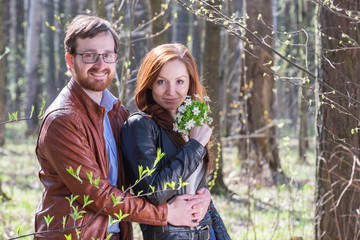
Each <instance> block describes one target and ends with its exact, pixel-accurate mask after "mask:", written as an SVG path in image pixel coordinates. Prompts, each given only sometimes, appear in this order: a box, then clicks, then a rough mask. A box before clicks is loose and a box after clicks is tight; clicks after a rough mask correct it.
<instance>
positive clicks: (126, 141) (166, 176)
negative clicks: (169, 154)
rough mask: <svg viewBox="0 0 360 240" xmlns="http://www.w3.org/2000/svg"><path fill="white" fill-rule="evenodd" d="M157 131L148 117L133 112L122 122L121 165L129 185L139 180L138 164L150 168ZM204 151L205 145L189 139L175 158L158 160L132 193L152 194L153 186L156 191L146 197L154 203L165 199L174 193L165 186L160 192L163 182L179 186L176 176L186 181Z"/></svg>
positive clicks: (154, 157)
mask: <svg viewBox="0 0 360 240" xmlns="http://www.w3.org/2000/svg"><path fill="white" fill-rule="evenodd" d="M159 134H160V133H159V130H158V129H157V125H156V124H155V123H154V122H153V120H151V119H150V118H148V117H144V116H141V115H133V116H131V117H130V118H129V119H128V121H127V122H125V125H124V127H123V129H122V138H121V148H122V153H123V161H124V166H125V169H126V172H127V173H128V176H129V179H130V181H131V183H132V184H134V182H135V181H136V180H138V179H139V166H142V168H143V169H146V168H147V167H148V168H149V169H151V168H152V167H153V164H154V161H155V159H156V155H157V145H158V143H157V141H158V135H159ZM160 148H161V146H160ZM162 151H163V150H162ZM204 154H205V148H204V147H203V146H202V145H201V144H200V143H199V142H198V141H196V140H194V139H191V140H190V141H189V142H188V143H186V144H185V146H184V147H183V148H182V149H181V151H180V152H179V153H178V154H177V155H176V156H175V157H173V158H171V159H167V164H163V163H159V164H158V165H157V167H156V170H155V172H153V173H152V174H151V176H147V177H145V178H143V179H142V180H141V181H139V182H138V183H137V184H136V185H135V187H134V191H135V194H136V193H138V192H140V191H143V193H151V192H153V190H152V189H151V188H150V186H152V187H154V189H155V192H153V193H152V194H151V195H149V196H147V198H148V199H149V201H150V202H151V203H153V204H155V205H159V204H162V203H164V202H166V201H167V200H169V199H170V198H172V197H173V196H174V195H175V193H176V190H170V188H169V187H167V190H165V191H162V190H163V189H164V184H165V183H172V182H174V183H176V187H178V183H179V179H180V178H181V179H182V180H183V181H186V180H187V179H188V178H189V176H190V175H191V174H192V173H193V172H194V171H195V170H196V168H197V166H198V165H199V164H200V162H201V161H202V158H203V156H204ZM165 155H166V152H165ZM160 161H161V160H160ZM159 166H161V167H159Z"/></svg>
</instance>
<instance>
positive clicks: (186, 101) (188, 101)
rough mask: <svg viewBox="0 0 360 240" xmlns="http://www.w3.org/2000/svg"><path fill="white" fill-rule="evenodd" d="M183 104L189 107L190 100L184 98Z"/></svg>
mask: <svg viewBox="0 0 360 240" xmlns="http://www.w3.org/2000/svg"><path fill="white" fill-rule="evenodd" d="M184 103H185V106H189V105H191V99H190V98H186V99H185V101H184Z"/></svg>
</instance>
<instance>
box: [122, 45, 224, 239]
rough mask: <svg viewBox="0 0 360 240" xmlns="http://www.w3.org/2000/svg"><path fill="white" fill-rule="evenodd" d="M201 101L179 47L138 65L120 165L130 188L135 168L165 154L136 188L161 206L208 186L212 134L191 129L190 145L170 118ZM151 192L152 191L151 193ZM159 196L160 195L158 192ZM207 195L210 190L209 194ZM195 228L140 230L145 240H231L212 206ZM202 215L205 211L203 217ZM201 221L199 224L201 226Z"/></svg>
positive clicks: (190, 63)
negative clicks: (189, 101) (191, 100)
mask: <svg viewBox="0 0 360 240" xmlns="http://www.w3.org/2000/svg"><path fill="white" fill-rule="evenodd" d="M194 94H197V95H198V96H200V97H202V96H203V95H204V89H203V87H202V85H201V83H200V80H199V77H198V74H197V70H196V63H195V61H194V59H193V57H192V55H191V53H190V52H189V50H188V49H187V48H186V47H185V46H183V45H181V44H164V45H160V46H158V47H156V48H154V49H152V50H151V51H150V52H149V53H148V54H147V55H146V56H145V58H144V59H143V60H142V63H141V66H140V69H139V72H138V75H137V88H136V90H135V104H136V106H137V107H138V109H139V110H140V111H141V112H140V113H135V114H133V115H132V116H130V117H129V119H128V120H127V122H126V123H125V125H124V127H123V129H122V146H121V149H123V160H124V164H125V169H127V170H128V177H129V180H130V182H131V183H132V184H135V183H136V181H137V180H138V179H139V169H138V166H142V168H143V169H146V168H147V167H148V168H149V169H151V168H152V166H153V165H154V161H155V159H156V156H157V149H158V148H160V149H161V151H162V152H164V153H165V155H164V157H163V158H162V159H161V160H160V162H159V163H158V164H157V166H156V170H155V171H154V172H153V173H152V174H151V176H147V177H146V178H144V179H143V180H141V181H139V182H137V183H136V185H135V186H134V188H133V190H134V192H135V194H137V193H151V192H153V193H152V194H151V195H149V196H148V197H147V198H148V200H149V201H150V202H151V203H153V204H161V203H164V202H165V201H171V199H172V198H173V197H174V196H176V195H180V194H196V193H197V192H198V191H199V190H200V191H202V188H203V187H204V186H205V184H206V176H207V173H208V172H209V169H210V167H211V159H210V158H209V155H208V154H207V144H208V142H209V140H210V137H211V133H212V130H211V128H210V127H208V126H207V125H205V126H202V127H194V128H193V129H192V130H191V131H190V133H189V139H190V140H189V141H186V140H185V138H184V137H183V136H182V135H181V134H179V133H177V132H174V131H173V122H174V115H175V114H176V112H177V108H178V107H179V106H180V105H181V104H182V103H183V102H184V100H185V98H186V96H194ZM180 179H181V181H183V182H188V183H189V185H187V186H185V187H182V188H180V189H179V190H173V189H170V190H169V187H168V189H167V190H165V191H161V190H163V189H164V184H166V183H172V182H174V183H179V182H180ZM153 189H155V191H154V190H153ZM159 190H160V191H159ZM207 191H208V190H207ZM207 209H208V210H207V212H206V214H205V216H204V218H202V216H201V218H202V219H197V220H195V221H199V225H198V226H197V227H195V228H189V227H182V226H172V225H170V224H168V225H167V226H165V227H164V226H150V225H144V224H141V225H140V227H141V230H142V233H143V238H144V240H152V239H156V240H159V239H230V237H229V235H228V234H227V231H226V228H225V226H224V224H223V222H222V220H221V218H220V216H219V214H218V213H217V211H216V209H215V207H214V205H213V204H212V203H210V206H207ZM204 212H205V211H204ZM200 220H201V221H200Z"/></svg>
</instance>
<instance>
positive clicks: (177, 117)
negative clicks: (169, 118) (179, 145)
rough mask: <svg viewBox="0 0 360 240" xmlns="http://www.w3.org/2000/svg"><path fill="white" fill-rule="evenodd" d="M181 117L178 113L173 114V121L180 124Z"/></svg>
mask: <svg viewBox="0 0 360 240" xmlns="http://www.w3.org/2000/svg"><path fill="white" fill-rule="evenodd" d="M182 117H183V116H182V115H181V114H180V113H177V114H175V117H174V119H175V120H176V121H178V122H180V121H181V119H182Z"/></svg>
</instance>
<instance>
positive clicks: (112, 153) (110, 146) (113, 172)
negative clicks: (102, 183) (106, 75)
mask: <svg viewBox="0 0 360 240" xmlns="http://www.w3.org/2000/svg"><path fill="white" fill-rule="evenodd" d="M85 92H86V91H85ZM88 96H89V97H90V98H91V96H90V95H89V94H88ZM91 99H93V98H91ZM93 100H94V99H93ZM116 101H117V99H116V97H114V96H113V95H112V94H111V93H110V92H109V91H108V90H107V89H105V91H104V92H103V96H102V99H101V102H100V106H102V107H104V108H105V116H104V122H103V128H104V129H103V135H104V139H105V145H106V150H107V154H108V158H109V182H110V185H112V186H115V187H116V186H117V184H116V183H117V178H118V161H117V150H116V142H115V138H114V134H113V132H112V128H111V125H110V120H109V116H108V112H109V111H110V110H111V109H112V108H113V106H114V104H115V103H116ZM108 232H112V233H118V232H120V228H119V224H118V223H115V224H112V225H110V226H108Z"/></svg>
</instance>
